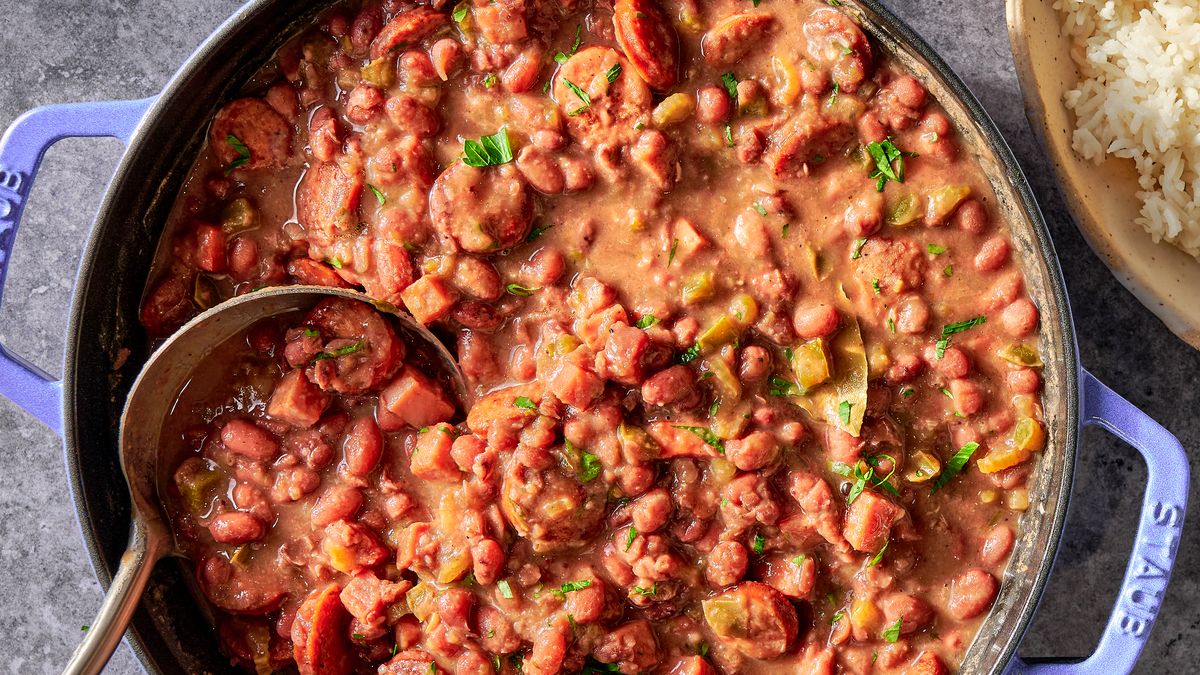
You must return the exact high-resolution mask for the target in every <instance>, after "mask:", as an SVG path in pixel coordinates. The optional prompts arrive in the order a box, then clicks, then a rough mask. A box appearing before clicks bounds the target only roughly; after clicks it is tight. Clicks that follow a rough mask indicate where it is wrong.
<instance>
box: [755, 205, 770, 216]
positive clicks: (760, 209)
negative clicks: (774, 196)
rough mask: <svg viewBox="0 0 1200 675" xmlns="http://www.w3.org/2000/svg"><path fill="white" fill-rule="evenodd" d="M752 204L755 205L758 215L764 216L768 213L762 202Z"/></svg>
mask: <svg viewBox="0 0 1200 675" xmlns="http://www.w3.org/2000/svg"><path fill="white" fill-rule="evenodd" d="M752 206H754V210H755V212H757V213H758V215H760V216H764V217H765V216H766V215H767V209H766V208H764V207H763V205H762V204H759V203H758V202H754V204H753V205H752Z"/></svg>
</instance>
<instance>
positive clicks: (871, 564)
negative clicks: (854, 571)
mask: <svg viewBox="0 0 1200 675" xmlns="http://www.w3.org/2000/svg"><path fill="white" fill-rule="evenodd" d="M890 543H892V542H891V541H885V542H883V548H881V549H879V552H878V553H876V554H875V555H874V557H872V558H871V562H869V563H867V567H874V566H876V565H878V564H879V561H880V560H883V554H884V552H885V551H887V547H888V544H890Z"/></svg>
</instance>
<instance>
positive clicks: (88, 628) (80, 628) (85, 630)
mask: <svg viewBox="0 0 1200 675" xmlns="http://www.w3.org/2000/svg"><path fill="white" fill-rule="evenodd" d="M91 629H92V627H91V626H88V625H83V626H80V627H79V630H81V631H83V632H85V633H86V632H88V631H89V630H91Z"/></svg>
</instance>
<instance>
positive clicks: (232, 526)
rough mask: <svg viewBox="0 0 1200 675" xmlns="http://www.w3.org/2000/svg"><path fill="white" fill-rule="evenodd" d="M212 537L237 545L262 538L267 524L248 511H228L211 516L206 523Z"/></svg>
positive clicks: (221, 541) (223, 542)
mask: <svg viewBox="0 0 1200 675" xmlns="http://www.w3.org/2000/svg"><path fill="white" fill-rule="evenodd" d="M208 531H209V532H210V533H212V537H213V539H215V540H217V542H219V543H222V544H229V545H230V546H238V545H240V544H248V543H250V542H252V541H258V540H259V539H262V538H263V536H264V535H266V533H267V526H266V525H264V524H263V522H262V521H261V520H259V519H258V518H255V517H254V516H252V515H250V514H249V513H243V512H241V511H229V512H227V513H222V514H221V515H219V516H217V517H216V518H213V519H212V521H211V522H210V523H209V524H208Z"/></svg>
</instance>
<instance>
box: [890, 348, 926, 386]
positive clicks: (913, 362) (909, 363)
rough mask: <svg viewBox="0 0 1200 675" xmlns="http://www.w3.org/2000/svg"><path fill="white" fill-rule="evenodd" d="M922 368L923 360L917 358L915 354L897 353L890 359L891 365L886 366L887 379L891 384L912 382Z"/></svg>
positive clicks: (923, 367) (923, 366)
mask: <svg viewBox="0 0 1200 675" xmlns="http://www.w3.org/2000/svg"><path fill="white" fill-rule="evenodd" d="M924 369H925V362H924V361H922V360H921V359H920V358H918V357H917V355H916V354H908V353H903V354H897V355H896V357H895V358H894V359H892V365H890V366H888V370H887V381H888V382H891V383H892V384H904V383H905V382H912V381H913V380H915V379H916V378H917V376H918V375H920V374H921V371H922V370H924Z"/></svg>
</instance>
